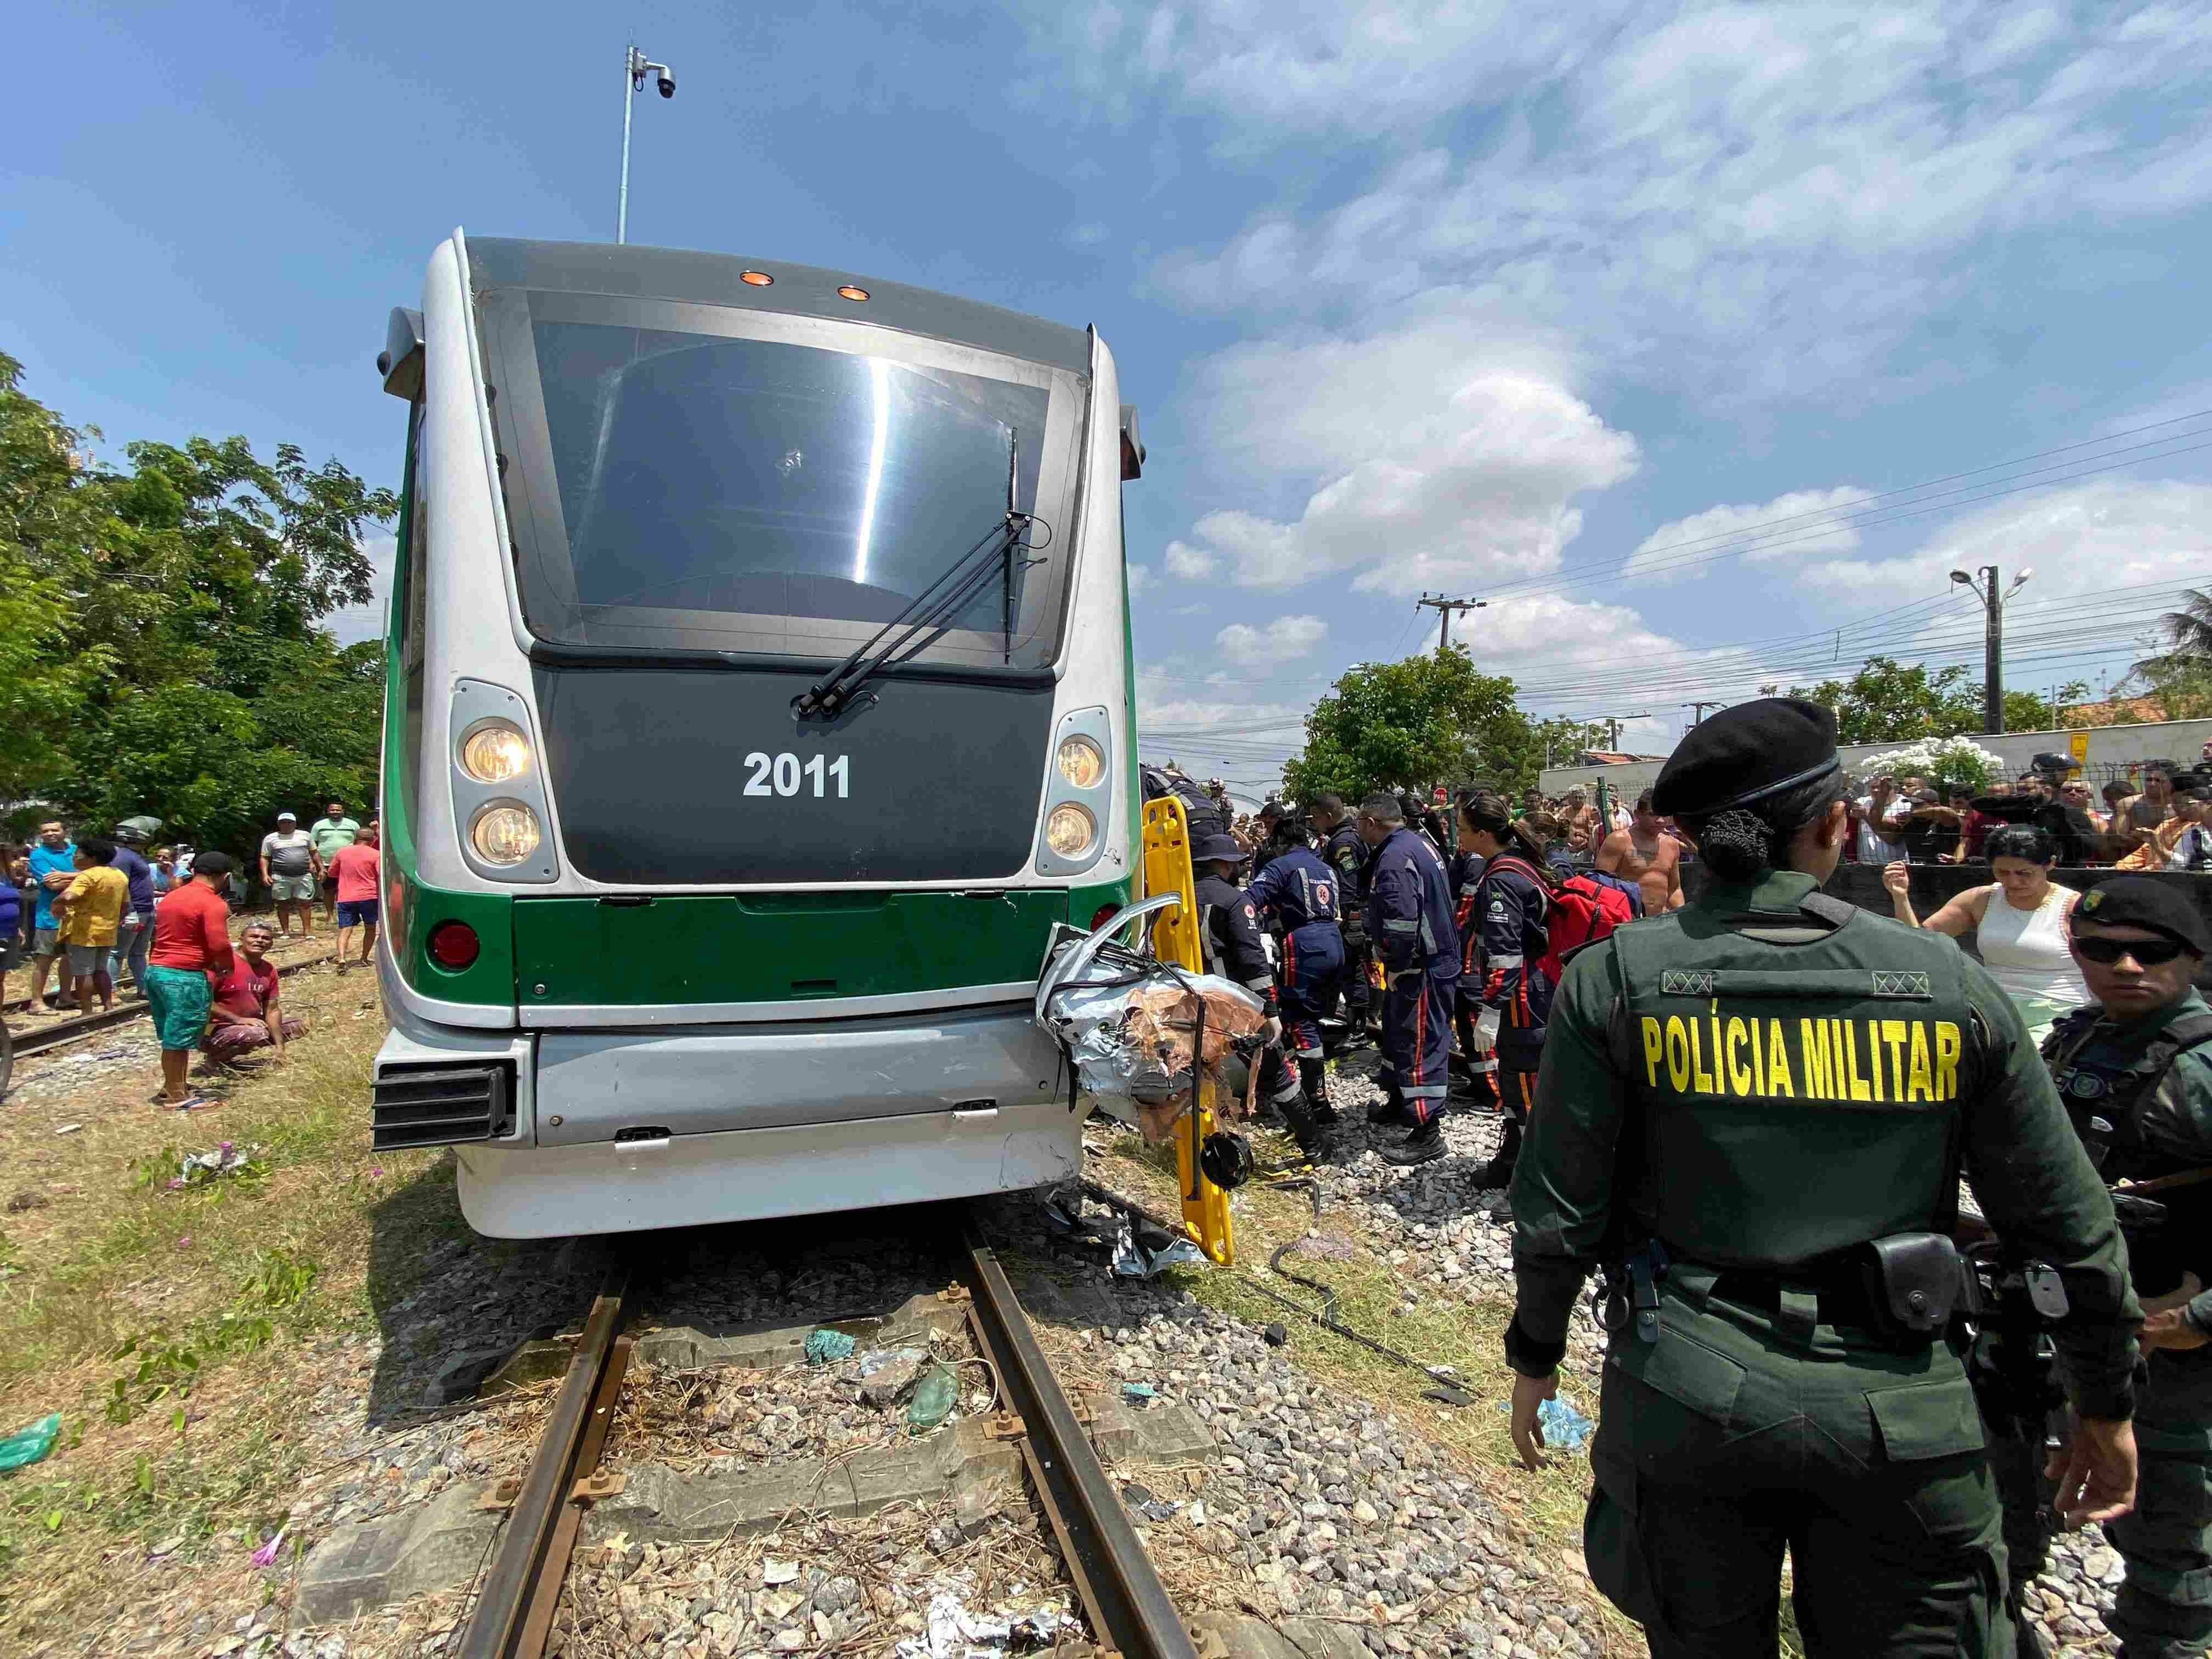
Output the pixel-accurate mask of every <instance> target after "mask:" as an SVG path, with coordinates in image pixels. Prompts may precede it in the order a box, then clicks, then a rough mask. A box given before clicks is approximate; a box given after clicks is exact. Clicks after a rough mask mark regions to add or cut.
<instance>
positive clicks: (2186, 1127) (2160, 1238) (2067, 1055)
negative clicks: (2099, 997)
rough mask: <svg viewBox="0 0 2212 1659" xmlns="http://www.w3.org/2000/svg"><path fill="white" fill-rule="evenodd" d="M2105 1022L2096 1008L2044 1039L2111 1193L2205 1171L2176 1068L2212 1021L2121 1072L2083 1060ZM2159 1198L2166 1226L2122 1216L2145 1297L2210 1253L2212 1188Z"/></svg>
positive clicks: (2170, 1025) (2193, 1024)
mask: <svg viewBox="0 0 2212 1659" xmlns="http://www.w3.org/2000/svg"><path fill="white" fill-rule="evenodd" d="M2103 1015H2104V1011H2103V1010H2102V1009H2101V1008H2099V1007H2096V1006H2089V1007H2087V1008H2077V1009H2075V1011H2074V1012H2072V1013H2070V1014H2068V1015H2065V1016H2064V1017H2063V1018H2061V1019H2060V1020H2059V1021H2058V1022H2057V1024H2055V1025H2053V1026H2052V1027H2051V1034H2050V1035H2049V1036H2046V1037H2045V1038H2044V1040H2043V1062H2044V1064H2045V1065H2046V1066H2049V1067H2050V1068H2051V1080H2052V1082H2054V1083H2055V1084H2056V1085H2057V1088H2058V1097H2059V1099H2061V1100H2062V1101H2063V1102H2064V1103H2066V1115H2067V1116H2068V1117H2069V1119H2070V1120H2072V1121H2073V1124H2074V1133H2075V1134H2077V1135H2079V1136H2080V1137H2081V1144H2082V1146H2083V1147H2084V1148H2086V1149H2087V1152H2088V1154H2089V1162H2090V1163H2091V1164H2094V1165H2095V1166H2096V1169H2097V1173H2098V1175H2099V1176H2100V1178H2102V1179H2103V1180H2104V1182H2106V1184H2107V1185H2117V1184H2118V1182H2124V1181H2152V1180H2155V1179H2157V1178H2158V1177H2159V1176H2169V1175H2180V1174H2182V1173H2184V1172H2185V1171H2186V1170H2197V1169H2201V1168H2202V1167H2203V1164H2204V1155H2203V1150H2202V1149H2203V1138H2202V1133H2201V1132H2200V1130H2199V1129H2198V1127H2197V1121H2196V1120H2195V1119H2194V1118H2193V1117H2191V1115H2190V1112H2189V1109H2188V1107H2187V1106H2186V1104H2185V1103H2184V1102H2183V1101H2182V1098H2181V1093H2180V1091H2179V1088H2178V1087H2176V1086H2174V1085H2172V1074H2173V1063H2174V1061H2176V1060H2179V1059H2180V1058H2181V1056H2182V1055H2183V1054H2185V1053H2187V1052H2188V1051H2189V1050H2190V1049H2191V1048H2197V1047H2200V1046H2201V1045H2203V1044H2204V1043H2206V1042H2212V1013H2186V1014H2182V1015H2180V1016H2179V1017H2178V1018H2173V1019H2170V1020H2168V1021H2167V1022H2166V1024H2164V1025H2162V1026H2160V1028H2159V1029H2158V1030H2156V1031H2155V1032H2154V1033H2152V1035H2151V1036H2150V1038H2149V1040H2148V1041H2147V1042H2145V1043H2144V1044H2143V1046H2142V1048H2141V1049H2140V1050H2139V1051H2138V1052H2137V1053H2136V1054H2135V1055H2134V1056H2133V1057H2131V1058H2130V1060H2129V1061H2128V1063H2127V1064H2126V1065H2125V1066H2121V1067H2120V1068H2118V1070H2116V1071H2115V1070H2107V1069H2106V1068H2104V1067H2102V1066H2090V1065H2087V1064H2084V1063H2082V1060H2081V1055H2082V1054H2083V1053H2084V1052H2085V1051H2086V1050H2088V1049H2091V1048H2095V1047H2096V1046H2097V1044H2096V1042H2095V1038H2094V1035H2093V1034H2094V1032H2095V1030H2096V1027H2097V1024H2098V1022H2099V1021H2100V1019H2101V1018H2103ZM2154 1196H2155V1197H2156V1198H2157V1200H2158V1201H2159V1208H2160V1210H2162V1211H2164V1212H2166V1220H2165V1221H2164V1222H2163V1223H2162V1224H2157V1225H2142V1224H2141V1223H2139V1222H2135V1221H2132V1220H2131V1218H2130V1213H2129V1212H2126V1211H2125V1210H2124V1211H2123V1212H2122V1215H2121V1226H2122V1229H2123V1231H2125V1232H2126V1234H2127V1238H2128V1267H2129V1273H2130V1278H2131V1279H2133V1280H2134V1282H2135V1286H2136V1293H2137V1294H2138V1295H2142V1296H2164V1295H2166V1293H2167V1292H2169V1291H2173V1290H2175V1289H2178V1288H2179V1286H2180V1285H2181V1283H2182V1273H2183V1271H2184V1270H2185V1268H2187V1267H2191V1266H2192V1265H2195V1264H2197V1262H2198V1261H2199V1260H2200V1259H2201V1257H2202V1256H2203V1253H2204V1251H2203V1226H2204V1224H2205V1222H2206V1220H2207V1219H2208V1218H2209V1216H2212V1188H2196V1187H2191V1188H2180V1189H2177V1190H2174V1191H2172V1192H2164V1193H2159V1194H2155V1195H2154Z"/></svg>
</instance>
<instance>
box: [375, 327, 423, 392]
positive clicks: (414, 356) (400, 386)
mask: <svg viewBox="0 0 2212 1659" xmlns="http://www.w3.org/2000/svg"><path fill="white" fill-rule="evenodd" d="M376 372H377V373H378V374H380V375H382V376H383V377H384V389H385V390H386V392H390V393H391V394H392V396H393V397H395V398H405V399H406V400H407V401H408V402H409V403H410V404H411V403H413V402H415V401H416V399H418V398H421V397H422V313H421V312H419V311H410V310H408V309H407V308H406V307H404V306H394V307H392V319H391V320H390V321H389V322H387V323H386V324H385V325H384V349H383V350H381V351H380V352H378V353H377V354H376Z"/></svg>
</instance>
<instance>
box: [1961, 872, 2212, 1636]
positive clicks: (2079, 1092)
mask: <svg viewBox="0 0 2212 1659" xmlns="http://www.w3.org/2000/svg"><path fill="white" fill-rule="evenodd" d="M2070 926H2071V931H2072V935H2073V939H2072V945H2073V951H2074V960H2075V963H2077V964H2078V965H2079V966H2080V968H2081V980H2082V983H2084V984H2085V985H2087V987H2089V994H2091V995H2092V996H2093V997H2094V998H2095V999H2096V1001H2095V1002H2093V1003H2092V1004H2090V1005H2089V1006H2087V1007H2084V1008H2081V1009H2078V1010H2076V1011H2075V1012H2073V1013H2071V1014H2069V1015H2068V1016H2066V1017H2065V1018H2063V1019H2062V1020H2060V1021H2059V1022H2058V1023H2057V1025H2055V1026H2054V1027H2052V1029H2051V1035H2050V1036H2049V1037H2047V1038H2046V1039H2045V1042H2044V1045H2043V1057H2044V1059H2045V1061H2046V1062H2047V1063H2048V1064H2049V1066H2050V1067H2051V1076H2052V1078H2053V1079H2054V1080H2055V1081H2056V1082H2057V1085H2058V1094H2059V1097H2060V1099H2062V1100H2063V1101H2064V1102H2065V1103H2066V1110H2067V1113H2068V1115H2069V1116H2070V1117H2072V1119H2073V1120H2074V1127H2075V1130H2076V1132H2077V1133H2079V1134H2080V1135H2081V1139H2082V1143H2083V1145H2084V1146H2087V1149H2088V1152H2089V1158H2090V1161H2091V1162H2092V1163H2093V1164H2095V1165H2096V1166H2097V1170H2098V1173H2099V1174H2100V1175H2101V1176H2104V1178H2105V1179H2106V1181H2107V1182H2111V1183H2113V1184H2114V1185H2115V1186H2117V1187H2118V1188H2119V1190H2120V1193H2121V1198H2120V1203H2121V1206H2122V1207H2121V1225H2122V1226H2123V1228H2124V1230H2125V1231H2126V1233H2127V1237H2128V1258H2129V1267H2130V1272H2131V1274H2132V1277H2133V1279H2134V1281H2135V1291H2136V1296H2137V1297H2140V1298H2141V1299H2142V1306H2143V1311H2144V1313H2145V1315H2146V1318H2145V1320H2144V1322H2143V1328H2142V1334H2141V1336H2140V1339H2139V1340H2140V1341H2141V1343H2142V1347H2143V1348H2144V1350H2145V1351H2146V1352H2147V1353H2148V1372H2147V1378H2146V1380H2145V1381H2144V1383H2142V1387H2141V1388H2140V1389H2139V1391H2138V1393H2137V1395H2136V1418H2135V1431H2136V1447H2137V1449H2138V1452H2139V1455H2140V1456H2141V1459H2142V1462H2141V1465H2140V1474H2139V1476H2138V1483H2137V1486H2136V1507H2135V1510H2134V1512H2133V1513H2131V1514H2129V1515H2126V1516H2121V1517H2120V1518H2119V1519H2118V1520H2116V1521H2114V1522H2112V1523H2111V1524H2110V1525H2108V1526H2107V1527H2106V1528H2105V1536H2106V1538H2107V1539H2108V1540H2109V1541H2111V1543H2112V1547H2113V1548H2114V1549H2116V1550H2118V1552H2119V1553H2120V1556H2121V1558H2122V1559H2124V1561H2125V1562H2126V1563H2127V1577H2126V1579H2125V1580H2124V1582H2123V1583H2122V1584H2121V1586H2120V1590H2119V1595H2118V1599H2117V1603H2116V1605H2115V1606H2114V1607H2113V1609H2112V1616H2111V1617H2110V1618H2109V1619H2107V1620H2106V1625H2107V1626H2109V1627H2110V1628H2111V1630H2112V1632H2113V1634H2115V1635H2116V1636H2118V1638H2120V1640H2121V1642H2122V1644H2124V1645H2123V1646H2122V1648H2121V1652H2122V1653H2123V1654H2124V1655H2125V1656H2126V1659H2180V1656H2182V1655H2184V1654H2189V1655H2197V1654H2202V1653H2203V1651H2204V1650H2205V1649H2206V1647H2207V1646H2208V1645H2212V1181H2206V1180H2197V1179H2191V1178H2190V1177H2192V1176H2212V1008H2207V1007H2206V1006H2205V1003H2204V999H2203V997H2202V996H2201V995H2199V994H2197V990H2196V988H2195V986H2194V985H2193V984H2192V982H2191V981H2193V980H2194V979H2195V977H2196V975H2197V973H2198V971H2199V970H2200V969H2202V968H2203V965H2204V957H2205V952H2206V950H2207V948H2208V946H2212V933H2208V930H2207V929H2206V927H2205V925H2204V919H2203V916H2201V915H2199V914H2198V913H2197V907H2196V906H2195V905H2194V904H2192V903H2191V902H2190V900H2189V899H2188V897H2187V896H2185V894H2184V892H2183V890H2181V889H2180V888H2179V886H2178V885H2176V884H2173V883H2172V882H2171V881H2160V880H2157V879H2154V878H2148V877H2142V876H2124V877H2120V878H2117V879H2115V880H2112V881H2108V882H2106V883H2105V884H2103V885H2102V886H2100V887H2095V888H2093V889H2091V890H2089V891H2088V892H2087V893H2085V894H2083V895H2082V896H2081V902H2080V903H2079V904H2077V905H2076V906H2075V909H2074V915H2073V916H2072V918H2071V922H2070ZM2161 1183H2163V1184H2161ZM2130 1188H2134V1189H2136V1190H2134V1191H2130ZM1998 1474H1999V1481H2000V1485H2001V1486H2002V1487H2003V1488H2004V1492H2005V1499H2006V1511H2007V1512H2006V1517H2005V1518H2006V1522H2007V1526H2006V1531H2005V1537H2006V1542H2007V1544H2008V1546H2009V1547H2012V1550H2013V1554H2014V1562H2013V1574H2014V1579H2015V1583H2026V1582H2027V1580H2028V1579H2030V1578H2031V1577H2033V1575H2034V1573H2035V1572H2036V1571H2038V1570H2039V1569H2040V1567H2041V1566H2042V1557H2043V1546H2044V1545H2045V1542H2046V1541H2047V1539H2046V1538H2045V1535H2044V1532H2043V1529H2042V1528H2041V1527H2040V1526H2039V1524H2038V1520H2039V1515H2040V1513H2041V1511H2040V1509H2039V1504H2038V1499H2039V1496H2040V1494H2039V1492H2037V1491H2036V1489H2035V1486H2034V1482H2033V1478H2032V1476H2033V1471H2032V1470H2022V1469H2020V1468H2012V1469H2007V1468H2005V1467H2004V1466H2002V1465H2000V1467H1999V1470H1998ZM2023 1475H2026V1476H2027V1477H2029V1478H2027V1479H2023V1478H2022V1477H2023ZM2023 1534H2025V1536H2023ZM2023 1558H2025V1559H2023Z"/></svg>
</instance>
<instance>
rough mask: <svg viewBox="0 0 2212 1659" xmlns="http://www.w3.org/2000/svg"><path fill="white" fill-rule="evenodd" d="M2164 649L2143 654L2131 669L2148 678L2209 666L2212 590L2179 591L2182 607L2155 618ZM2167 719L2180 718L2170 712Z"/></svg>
mask: <svg viewBox="0 0 2212 1659" xmlns="http://www.w3.org/2000/svg"><path fill="white" fill-rule="evenodd" d="M2158 630H2159V632H2160V633H2161V634H2163V635H2166V650H2165V651H2163V652H2161V653H2159V654H2157V655H2155V656H2149V657H2145V658H2144V659H2142V661H2141V662H2139V663H2137V664H2136V665H2135V668H2134V670H2133V671H2134V672H2135V673H2136V674H2138V675H2141V676H2142V677H2143V678H2146V679H2148V678H2151V677H2152V676H2154V675H2165V676H2168V677H2175V676H2179V675H2183V674H2186V673H2189V672H2191V671H2197V670H2201V669H2204V668H2208V667H2212V593H2208V592H2205V591H2204V590H2203V588H2201V587H2185V588H2183V589H2182V590H2181V609H2180V610H2179V611H2167V612H2166V614H2165V615H2164V616H2163V617H2160V618H2159V619H2158ZM2166 718H2167V719H2169V720H2175V719H2179V718H2181V717H2180V716H2179V715H2175V714H2168V715H2167V716H2166Z"/></svg>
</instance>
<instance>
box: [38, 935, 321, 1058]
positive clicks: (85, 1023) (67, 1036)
mask: <svg viewBox="0 0 2212 1659" xmlns="http://www.w3.org/2000/svg"><path fill="white" fill-rule="evenodd" d="M336 955H337V952H336V951H324V952H322V953H321V954H320V955H319V956H312V957H301V959H300V960H299V961H297V962H280V963H277V964H276V976H277V977H278V978H279V979H289V978H290V977H291V976H292V975H295V974H296V973H299V972H301V970H302V969H308V968H313V966H315V964H316V963H322V962H328V961H330V960H331V959H332V957H335V956H336ZM29 1006H31V1005H30V999H29V998H27V997H22V998H18V999H17V1000H15V1001H14V1002H11V1003H9V1005H8V1012H10V1013H20V1012H21V1011H22V1010H24V1009H26V1008H27V1007H29ZM146 1009H147V1005H146V1001H145V999H143V997H140V996H137V995H135V994H134V995H132V996H131V998H129V999H128V1000H125V998H124V996H123V994H121V993H120V992H118V993H117V994H116V1000H115V1006H113V1007H112V1008H107V1009H103V1010H101V1011H100V1012H98V1013H95V1014H78V1015H76V1017H74V1018H70V1019H64V1020H57V1021H56V1022H54V1024H51V1025H33V1026H24V1027H11V1028H9V1032H8V1048H9V1050H10V1051H12V1054H13V1056H14V1058H15V1059H17V1060H21V1059H22V1058H23V1057H24V1056H25V1055H27V1054H40V1053H43V1052H44V1051H45V1050H46V1049H48V1048H60V1047H61V1046H62V1045H63V1044H64V1043H67V1042H76V1040H77V1039H78V1038H80V1037H88V1036H96V1035H97V1034H99V1033H100V1032H101V1031H106V1030H112V1029H114V1028H115V1027H116V1026H118V1025H128V1024H130V1023H131V1021H132V1020H134V1019H138V1018H143V1016H144V1014H145V1013H146ZM6 1085H7V1076H6V1073H5V1070H4V1066H0V1088H5V1087H6Z"/></svg>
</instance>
